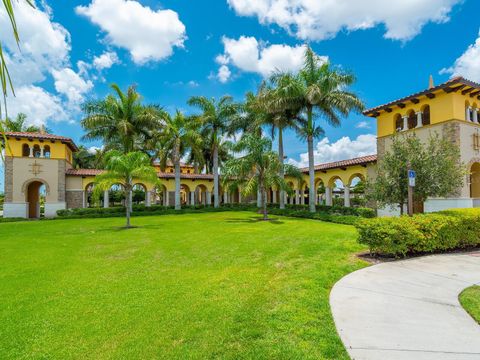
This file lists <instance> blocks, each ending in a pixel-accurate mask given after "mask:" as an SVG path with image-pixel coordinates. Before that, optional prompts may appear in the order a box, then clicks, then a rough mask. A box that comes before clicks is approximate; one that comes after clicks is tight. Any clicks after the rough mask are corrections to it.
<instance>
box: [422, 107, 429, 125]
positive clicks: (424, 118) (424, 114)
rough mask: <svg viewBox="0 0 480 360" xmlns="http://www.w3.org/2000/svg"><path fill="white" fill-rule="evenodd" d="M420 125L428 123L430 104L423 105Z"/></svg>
mask: <svg viewBox="0 0 480 360" xmlns="http://www.w3.org/2000/svg"><path fill="white" fill-rule="evenodd" d="M422 125H430V106H428V105H425V107H424V108H423V110H422Z"/></svg>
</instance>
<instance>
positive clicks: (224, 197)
mask: <svg viewBox="0 0 480 360" xmlns="http://www.w3.org/2000/svg"><path fill="white" fill-rule="evenodd" d="M223 203H224V204H228V192H226V191H224V192H223Z"/></svg>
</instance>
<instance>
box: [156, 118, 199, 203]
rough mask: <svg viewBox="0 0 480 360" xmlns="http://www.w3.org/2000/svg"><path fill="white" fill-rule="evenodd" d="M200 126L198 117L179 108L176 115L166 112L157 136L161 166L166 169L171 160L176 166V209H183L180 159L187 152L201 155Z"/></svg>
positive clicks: (157, 152) (157, 153)
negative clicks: (188, 115) (187, 114)
mask: <svg viewBox="0 0 480 360" xmlns="http://www.w3.org/2000/svg"><path fill="white" fill-rule="evenodd" d="M199 126H200V123H199V121H198V119H197V118H193V117H187V116H185V115H184V114H183V113H182V112H180V111H178V110H177V111H176V113H175V115H174V116H170V115H169V114H165V116H164V119H163V128H162V129H161V131H160V132H159V133H158V134H157V135H156V138H155V139H156V145H155V148H156V149H157V150H156V156H157V157H158V159H159V160H160V168H161V169H162V170H164V169H165V167H166V166H167V163H168V162H169V161H171V162H172V163H173V165H174V167H175V210H180V209H181V203H180V160H181V159H182V157H183V156H184V155H185V154H186V153H187V152H190V153H192V154H197V156H196V158H200V157H201V144H202V137H201V135H200V133H199Z"/></svg>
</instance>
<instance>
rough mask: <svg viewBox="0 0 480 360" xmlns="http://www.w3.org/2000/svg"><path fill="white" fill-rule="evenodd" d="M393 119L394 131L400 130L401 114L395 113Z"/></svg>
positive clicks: (401, 124) (401, 127) (401, 126)
mask: <svg viewBox="0 0 480 360" xmlns="http://www.w3.org/2000/svg"><path fill="white" fill-rule="evenodd" d="M393 120H394V122H395V131H397V132H398V131H402V129H403V119H402V115H400V114H395V116H394V117H393Z"/></svg>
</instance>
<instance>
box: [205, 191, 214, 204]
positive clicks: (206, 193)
mask: <svg viewBox="0 0 480 360" xmlns="http://www.w3.org/2000/svg"><path fill="white" fill-rule="evenodd" d="M205 199H206V200H207V205H212V195H211V194H210V191H205Z"/></svg>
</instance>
